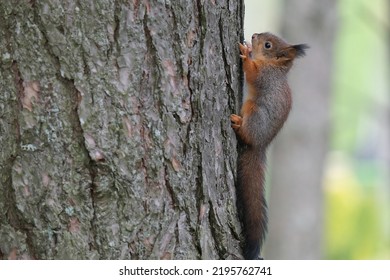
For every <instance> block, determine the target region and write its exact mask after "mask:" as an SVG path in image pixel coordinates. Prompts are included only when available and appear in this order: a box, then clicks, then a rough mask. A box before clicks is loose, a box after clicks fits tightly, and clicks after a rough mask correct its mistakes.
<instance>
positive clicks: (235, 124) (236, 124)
mask: <svg viewBox="0 0 390 280" xmlns="http://www.w3.org/2000/svg"><path fill="white" fill-rule="evenodd" d="M230 121H231V122H232V128H233V129H234V130H237V129H239V128H240V127H241V125H242V118H241V117H240V116H239V115H236V114H231V115H230Z"/></svg>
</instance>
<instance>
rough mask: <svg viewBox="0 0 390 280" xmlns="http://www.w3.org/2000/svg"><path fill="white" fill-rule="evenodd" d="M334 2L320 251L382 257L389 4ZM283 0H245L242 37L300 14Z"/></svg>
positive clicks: (389, 205)
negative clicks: (290, 8)
mask: <svg viewBox="0 0 390 280" xmlns="http://www.w3.org/2000/svg"><path fill="white" fill-rule="evenodd" d="M325 2H326V1H325ZM336 2H337V5H336V9H337V11H336V12H337V13H335V14H337V16H336V20H337V25H336V29H335V32H336V34H335V40H334V43H333V48H334V49H333V50H334V51H333V57H332V58H331V59H332V60H333V64H332V70H331V73H332V75H331V77H332V78H331V81H330V82H331V85H330V89H331V90H330V92H329V95H330V106H329V110H330V112H329V116H330V120H329V131H330V133H329V134H328V135H329V142H328V143H329V145H328V148H327V149H328V150H327V154H326V160H325V163H324V168H323V169H324V170H323V172H322V174H323V175H322V176H323V179H322V182H323V183H322V186H321V189H322V194H321V195H322V197H321V200H322V201H323V205H324V207H323V213H322V216H323V217H324V218H323V228H322V236H321V240H323V241H322V242H323V246H322V252H321V256H320V258H323V259H390V179H389V172H390V164H389V163H390V139H389V126H390V102H389V100H390V86H389V77H390V75H389V62H390V57H389V54H390V36H389V35H390V21H389V18H390V5H389V1H388V0H372V1H371V0H370V1H364V0H338V1H336ZM283 5H284V1H282V0H278V1H275V0H263V1H260V0H246V1H245V7H246V10H245V38H246V39H247V40H250V37H251V35H252V34H253V33H256V32H263V31H271V32H273V33H275V34H280V26H281V22H282V21H283V17H286V16H289V17H299V16H302V15H299V14H288V11H284V10H283ZM322 6H324V5H322ZM325 6H326V5H325ZM303 12H304V11H303ZM286 14H287V15H286ZM313 22H314V21H313ZM321 28H323V27H321V26H319V27H318V32H319V33H321ZM300 36H301V37H302V40H305V41H304V42H302V43H309V42H310V38H306V37H305V28H304V27H302V31H301V34H300ZM294 43H301V42H294ZM308 55H310V51H309V53H308ZM318 67H321V65H318ZM299 71H304V67H300V69H299ZM294 94H295V93H294ZM298 94H299V93H296V95H298ZM312 164H313V165H315V164H317V163H316V162H313V163H312ZM271 187H272V186H271ZM280 203H283V202H280ZM292 211H293V210H292ZM285 230H286V229H285ZM287 230H290V229H287ZM291 230H292V229H291ZM269 234H273V233H272V231H271V232H270V233H269ZM291 234H292V235H293V234H294V233H293V232H292V233H291ZM302 238H304V237H302ZM280 242H286V241H285V240H284V241H283V240H280ZM286 244H287V245H286V246H288V242H286ZM270 250H272V247H271V248H270ZM278 257H279V258H281V259H283V258H284V256H283V255H281V256H278ZM297 258H299V255H298V257H297Z"/></svg>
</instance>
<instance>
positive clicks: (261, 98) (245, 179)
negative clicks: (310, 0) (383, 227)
mask: <svg viewBox="0 0 390 280" xmlns="http://www.w3.org/2000/svg"><path fill="white" fill-rule="evenodd" d="M244 44H245V43H244ZM239 47H240V52H241V55H240V57H241V58H242V63H243V65H242V66H243V71H244V74H245V87H244V88H246V96H245V97H244V99H245V100H244V102H243V105H242V107H241V113H240V116H239V115H236V114H232V115H231V116H230V120H231V127H232V128H233V130H234V132H235V134H236V137H237V140H238V142H239V144H240V147H241V149H240V151H239V155H238V160H237V200H238V206H239V208H240V210H241V212H242V220H243V221H242V223H243V230H244V235H245V246H244V254H243V255H244V257H245V259H262V258H261V257H260V256H259V255H260V251H261V247H262V244H263V241H264V238H265V234H266V232H267V223H268V217H267V202H266V199H265V194H264V181H265V164H266V149H267V147H268V146H269V144H270V143H271V141H272V140H273V139H274V137H275V136H276V134H277V133H278V132H279V130H280V129H281V128H282V126H283V124H284V122H285V121H286V119H287V117H288V115H289V112H290V109H291V91H290V88H289V86H288V83H287V73H288V71H289V70H290V68H291V66H292V64H293V61H294V59H295V58H298V57H302V56H304V55H305V50H306V49H307V48H309V47H308V45H306V44H299V45H290V44H288V43H286V42H285V41H284V40H282V39H281V38H279V37H277V36H275V35H273V34H271V33H268V32H265V33H255V34H253V36H252V46H248V45H246V44H245V45H243V44H241V43H240V44H239Z"/></svg>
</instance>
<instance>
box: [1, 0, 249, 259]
mask: <svg viewBox="0 0 390 280" xmlns="http://www.w3.org/2000/svg"><path fill="white" fill-rule="evenodd" d="M0 14H1V19H0V32H1V33H0V54H1V57H0V59H1V66H0V67H1V74H0V80H1V84H0V108H1V112H0V115H1V120H0V144H1V147H2V148H1V154H0V209H1V211H0V258H3V259H232V258H241V249H240V231H241V229H240V224H239V221H238V219H237V213H236V212H237V209H236V204H235V188H234V176H235V175H234V174H235V170H236V155H237V154H236V142H235V136H234V133H233V131H232V130H231V128H230V120H229V115H230V113H232V112H237V108H238V95H239V92H240V87H241V80H242V78H241V77H240V74H239V73H240V68H239V63H240V62H239V56H238V47H237V43H238V42H239V41H240V40H241V39H242V20H243V4H242V3H241V1H228V0H225V1H181V2H175V1H174V2H172V3H170V2H164V1H123V2H122V1H104V0H100V1H77V0H73V1H72V0H68V1H59V0H57V1H52V0H45V1H43V0H42V1H27V0H25V1H12V0H6V1H1V3H0Z"/></svg>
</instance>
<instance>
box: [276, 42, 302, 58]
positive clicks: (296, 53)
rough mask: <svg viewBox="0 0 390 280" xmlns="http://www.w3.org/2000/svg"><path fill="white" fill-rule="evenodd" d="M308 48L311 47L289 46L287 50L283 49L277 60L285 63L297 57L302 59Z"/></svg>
mask: <svg viewBox="0 0 390 280" xmlns="http://www.w3.org/2000/svg"><path fill="white" fill-rule="evenodd" d="M308 48H309V46H308V45H306V44H300V45H291V46H288V47H287V48H284V49H282V50H281V51H280V52H279V53H278V55H277V58H278V59H281V60H283V61H288V60H292V59H294V58H296V57H302V56H304V55H305V54H306V52H305V50H306V49H308Z"/></svg>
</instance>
